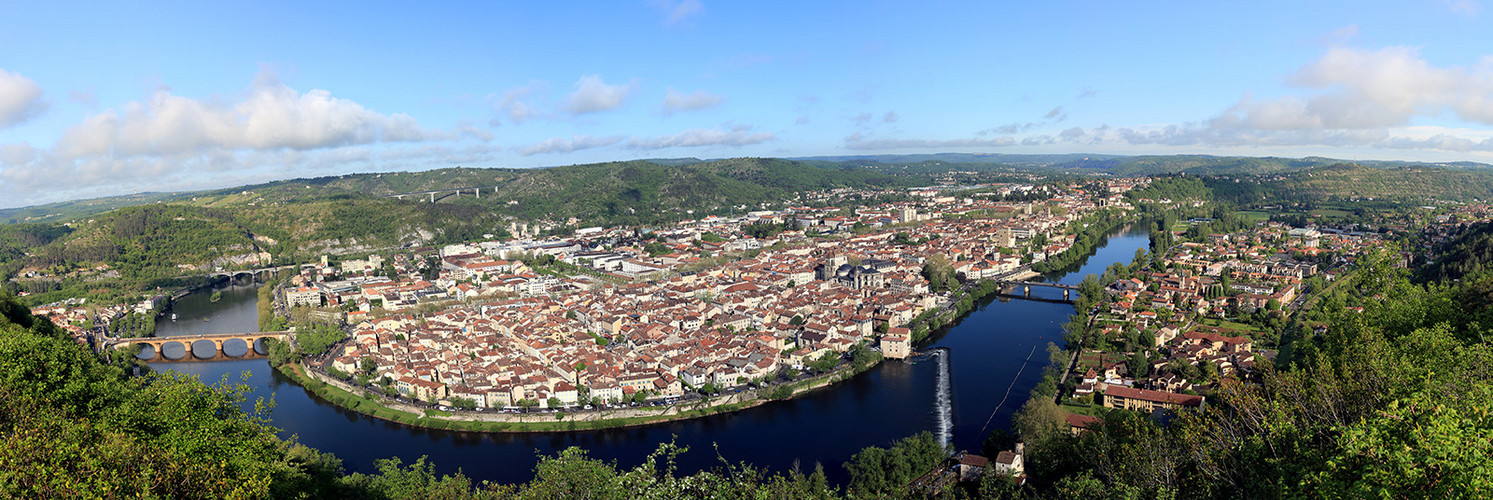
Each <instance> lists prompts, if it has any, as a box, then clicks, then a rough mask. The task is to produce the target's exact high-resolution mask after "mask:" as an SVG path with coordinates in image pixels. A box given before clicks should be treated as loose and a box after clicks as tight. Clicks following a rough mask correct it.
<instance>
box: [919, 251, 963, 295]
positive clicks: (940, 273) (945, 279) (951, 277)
mask: <svg viewBox="0 0 1493 500" xmlns="http://www.w3.org/2000/svg"><path fill="white" fill-rule="evenodd" d="M923 278H926V279H927V280H928V286H929V288H931V289H932V290H933V291H935V292H942V291H946V290H954V289H957V288H959V280H958V278H957V277H956V276H955V273H954V265H953V264H951V263H949V257H948V256H947V255H943V254H933V255H932V256H929V257H928V261H927V262H925V263H923Z"/></svg>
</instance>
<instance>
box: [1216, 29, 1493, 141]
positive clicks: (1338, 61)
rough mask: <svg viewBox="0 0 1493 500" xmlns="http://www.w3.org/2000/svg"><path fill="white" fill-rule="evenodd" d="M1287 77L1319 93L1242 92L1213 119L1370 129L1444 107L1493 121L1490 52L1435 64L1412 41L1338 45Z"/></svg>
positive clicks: (1221, 123) (1230, 124) (1242, 124)
mask: <svg viewBox="0 0 1493 500" xmlns="http://www.w3.org/2000/svg"><path fill="white" fill-rule="evenodd" d="M1288 82H1289V83H1291V84H1292V85H1295V86H1298V87H1303V88H1310V89H1320V90H1322V92H1319V93H1316V94H1313V95H1308V96H1287V97H1282V98H1278V99H1269V100H1254V99H1251V98H1249V97H1245V98H1244V99H1241V100H1240V101H1239V102H1238V103H1236V104H1235V105H1234V106H1233V107H1231V108H1229V109H1228V110H1227V111H1225V112H1224V113H1223V115H1221V116H1219V117H1218V118H1216V119H1214V120H1213V126H1215V127H1218V128H1224V129H1228V128H1251V129H1259V130H1311V129H1369V128H1379V127H1391V126H1403V125H1407V124H1409V123H1410V121H1411V119H1412V118H1415V117H1418V116H1428V117H1429V116H1438V115H1441V114H1443V113H1450V114H1451V115H1454V116H1456V117H1457V118H1460V119H1462V120H1466V121H1471V122H1478V123H1483V124H1488V125H1493V58H1484V59H1483V61H1481V62H1480V63H1479V64H1478V65H1476V66H1473V67H1435V66H1432V65H1431V64H1430V63H1428V62H1427V61H1426V60H1425V59H1423V58H1421V57H1420V54H1419V53H1418V52H1417V51H1416V50H1415V49H1412V48H1409V47H1389V48H1386V49H1382V50H1377V51H1366V50H1357V49H1350V48H1343V47H1333V48H1331V49H1329V50H1328V52H1327V54H1326V55H1324V56H1323V57H1322V58H1321V59H1319V60H1317V61H1315V62H1313V63H1311V64H1308V65H1306V66H1305V67H1303V68H1301V70H1300V71H1298V72H1297V73H1296V74H1295V75H1293V76H1291V78H1290V79H1289V80H1288Z"/></svg>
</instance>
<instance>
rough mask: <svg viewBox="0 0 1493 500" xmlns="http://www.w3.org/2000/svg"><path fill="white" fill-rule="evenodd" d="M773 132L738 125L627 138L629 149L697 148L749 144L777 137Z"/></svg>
mask: <svg viewBox="0 0 1493 500" xmlns="http://www.w3.org/2000/svg"><path fill="white" fill-rule="evenodd" d="M775 138H776V136H774V135H773V134H772V132H756V133H753V132H752V128H751V127H747V126H737V127H732V128H731V129H730V130H721V129H695V130H687V131H684V132H680V133H678V134H674V135H667V136H658V137H650V138H639V137H633V138H632V139H628V140H627V147H628V148H629V149H664V148H697V147H704V146H732V147H740V146H748V145H752V144H760V143H763V142H767V141H770V140H773V139H775Z"/></svg>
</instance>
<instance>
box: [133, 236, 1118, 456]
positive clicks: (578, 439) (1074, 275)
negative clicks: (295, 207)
mask: <svg viewBox="0 0 1493 500" xmlns="http://www.w3.org/2000/svg"><path fill="white" fill-rule="evenodd" d="M1146 246H1147V233H1146V231H1145V230H1144V229H1143V228H1131V229H1126V230H1122V231H1120V232H1118V233H1117V234H1115V235H1112V236H1111V237H1110V238H1109V239H1108V241H1107V243H1106V244H1105V246H1103V247H1100V248H1099V249H1098V250H1097V251H1096V253H1095V254H1094V255H1093V256H1092V257H1090V258H1088V259H1085V260H1083V261H1080V263H1079V264H1078V265H1077V266H1076V269H1074V270H1073V271H1070V272H1067V273H1057V274H1054V275H1050V276H1047V277H1046V279H1048V280H1050V281H1058V282H1061V283H1068V284H1076V283H1078V282H1079V281H1082V279H1083V276H1084V275H1086V274H1088V273H1102V272H1103V271H1104V269H1105V268H1106V267H1108V266H1109V265H1110V264H1112V263H1115V262H1124V263H1128V262H1130V259H1131V257H1132V256H1133V255H1134V253H1135V250H1136V249H1138V248H1146ZM219 290H221V291H222V292H223V295H222V300H221V301H219V302H216V303H214V302H211V301H209V300H208V296H207V294H209V293H211V292H209V291H207V290H203V291H201V292H200V293H196V294H193V295H191V296H188V297H185V298H183V299H182V300H181V301H178V302H177V303H176V305H175V306H173V308H174V312H175V313H176V314H177V315H178V317H177V320H176V321H174V322H173V321H170V320H169V319H165V318H163V319H162V320H160V321H159V322H158V327H157V335H160V336H174V335H190V334H198V333H224V332H247V331H254V330H256V329H257V328H256V327H257V324H256V323H257V312H256V308H255V300H256V298H257V297H256V295H255V292H254V287H252V286H247V285H239V286H224V287H220V288H219ZM1032 295H1033V296H1035V297H1047V298H1055V299H1061V298H1062V292H1061V291H1059V290H1052V289H1045V288H1037V289H1034V290H1033V291H1032ZM1071 314H1073V306H1071V305H1068V304H1063V303H1052V302H1041V301H1033V300H1024V299H998V298H987V299H986V300H984V301H982V303H981V304H980V305H979V307H978V309H977V310H975V311H973V312H971V313H970V314H969V315H968V316H966V317H965V318H964V319H963V320H962V321H960V322H958V323H956V324H954V325H952V326H950V327H948V328H946V329H945V330H944V331H943V332H940V333H938V334H936V335H935V336H934V337H933V338H932V339H931V344H929V345H927V346H924V347H923V349H924V350H928V349H932V348H946V349H947V370H948V373H949V378H948V380H946V381H944V382H943V383H944V384H947V385H948V386H950V387H951V388H952V395H951V396H952V397H947V398H943V399H942V400H941V399H940V398H939V397H938V391H937V390H936V389H937V388H938V387H939V386H940V380H939V374H940V373H941V369H940V367H941V366H943V365H942V364H941V363H940V362H938V361H936V360H934V359H927V360H926V361H924V362H920V363H917V364H912V363H907V362H897V361H891V362H886V363H882V364H881V365H879V366H877V367H875V368H872V369H871V370H869V371H867V372H865V373H863V374H861V375H859V376H857V377H855V378H853V379H851V380H849V381H846V382H842V383H840V384H838V385H834V386H831V387H829V388H827V389H822V390H819V391H815V392H813V393H809V394H805V395H802V396H800V397H798V398H795V399H793V400H789V401H779V402H772V403H767V404H764V405H762V406H759V407H756V408H752V409H748V410H744V411H741V412H737V413H733V414H727V415H716V416H711V417H705V418H699V419H694V420H687V421H681V422H671V423H664V424H657V425H651V426H645V427H638V428H629V429H615V430H603V431H584V432H557V433H544V434H478V433H463V432H449V431H437V430H426V429H420V428H414V427H408V426H404V425H400V424H395V423H390V422H385V421H381V420H377V419H373V418H371V417H366V416H363V415H360V414H357V413H354V412H350V411H346V410H343V409H341V408H338V407H335V406H332V405H331V404H329V403H327V402H325V401H322V400H320V399H319V398H317V397H315V396H314V395H311V394H310V393H308V392H307V391H306V390H304V389H303V388H301V387H300V386H299V385H296V384H295V383H294V382H292V381H291V380H289V379H287V378H285V377H283V376H281V375H280V374H279V373H277V372H275V371H274V370H271V369H270V367H269V363H268V362H266V361H265V360H263V359H251V360H238V361H215V362H176V363H154V364H153V366H155V367H156V368H157V369H162V370H165V369H170V370H177V371H179V372H182V373H189V374H194V375H198V376H199V377H201V379H202V380H203V381H204V382H207V383H214V382H216V381H218V380H219V379H220V378H222V377H223V376H225V375H228V376H230V378H232V379H234V381H237V379H238V378H239V376H240V374H242V373H244V372H248V373H249V376H248V379H247V382H246V383H247V384H248V385H249V386H250V387H252V388H254V390H255V396H256V397H265V398H270V397H273V398H274V401H275V403H276V407H275V409H274V413H273V418H274V425H276V426H277V427H279V428H280V429H281V431H280V435H281V436H282V437H287V438H289V437H292V436H294V437H295V438H296V439H298V440H299V441H300V442H301V443H304V444H306V445H308V446H311V447H314V448H317V449H320V450H322V451H327V452H332V453H334V454H336V455H337V456H338V457H339V458H341V459H342V461H343V464H344V466H345V467H347V468H348V469H349V470H350V471H360V472H372V471H374V470H375V468H374V460H376V459H380V458H389V457H396V456H397V457H400V458H401V459H402V460H403V461H404V463H406V464H408V463H410V462H413V461H414V460H415V459H417V458H419V457H420V456H422V455H424V456H428V457H429V459H430V460H431V461H432V462H433V463H434V464H435V465H436V469H437V471H438V472H441V473H451V472H455V471H457V470H458V469H460V470H461V471H462V472H464V473H465V474H467V475H468V476H471V477H472V478H473V479H476V480H479V481H480V480H489V481H496V482H503V483H516V482H523V481H527V480H528V479H529V478H530V477H531V476H532V472H533V467H534V464H535V462H536V457H537V454H540V453H543V454H551V455H552V454H554V453H556V452H558V451H559V450H562V449H564V448H566V447H569V446H579V447H582V448H585V449H586V450H587V451H588V452H589V454H590V456H592V457H594V458H600V459H604V460H609V461H610V460H615V461H617V463H618V464H619V465H620V466H623V467H631V466H634V465H637V464H638V463H641V462H642V460H643V459H644V458H645V457H646V456H647V454H648V453H649V452H651V451H653V450H654V449H656V448H657V446H658V444H659V443H661V442H667V441H669V440H671V439H672V440H674V441H675V442H676V443H678V444H680V445H683V446H688V447H689V448H690V451H689V452H688V453H685V454H683V455H681V456H680V457H679V460H678V466H679V472H680V473H684V474H687V473H692V472H694V471H697V470H701V469H705V468H711V467H715V466H718V465H720V464H721V462H720V460H721V459H722V458H724V459H726V460H728V461H731V462H732V463H739V462H743V461H744V462H748V463H751V464H753V465H755V466H759V467H767V468H770V469H772V470H776V471H783V470H788V469H789V468H791V467H795V466H796V467H799V468H800V470H803V471H804V472H811V471H813V469H814V466H815V464H822V465H823V466H824V470H825V473H826V474H827V475H828V476H829V479H830V481H831V482H833V483H838V484H843V483H844V482H845V480H846V473H845V469H844V468H843V467H842V465H841V464H843V463H844V462H845V461H847V460H849V459H850V457H851V455H853V454H855V452H857V451H860V449H861V448H864V447H866V446H871V445H879V446H884V445H887V444H889V443H891V442H892V441H895V440H897V439H901V438H903V437H906V436H909V435H912V434H914V433H917V432H922V431H931V432H935V433H936V432H937V431H939V430H940V428H941V427H943V426H944V425H947V424H946V423H947V422H950V421H951V422H952V433H951V434H952V442H953V444H954V446H955V447H956V448H957V449H963V450H970V451H973V452H976V453H978V452H979V450H980V446H981V442H982V440H983V437H984V436H983V434H984V433H982V432H981V430H982V429H984V430H986V431H988V430H990V429H995V428H1007V427H1009V425H1010V419H1011V416H1012V415H1013V414H1014V413H1015V411H1016V410H1018V409H1019V408H1020V406H1021V405H1022V404H1023V403H1025V402H1026V399H1027V395H1028V393H1029V392H1030V391H1031V389H1032V388H1033V387H1035V386H1036V384H1037V383H1038V382H1039V381H1041V378H1042V369H1043V368H1044V367H1046V365H1047V354H1046V351H1045V347H1046V346H1047V343H1049V342H1061V339H1062V336H1063V331H1062V325H1063V323H1065V322H1067V320H1068V316H1069V315H1071ZM167 317H168V318H169V313H168V316H167ZM204 318H205V319H207V321H203V319H204ZM1033 350H1035V353H1034V354H1033ZM1028 356H1030V359H1029V360H1028ZM1018 374H1019V376H1018ZM1003 398H1004V399H1005V403H1004V405H1001V406H1000V408H999V410H997V408H996V406H997V404H998V403H1000V402H1001V400H1002V399H1003ZM941 401H944V402H943V403H942V405H943V408H942V411H940V409H939V406H940V403H941ZM251 403H252V402H251ZM987 422H988V426H987ZM717 450H718V451H719V456H717Z"/></svg>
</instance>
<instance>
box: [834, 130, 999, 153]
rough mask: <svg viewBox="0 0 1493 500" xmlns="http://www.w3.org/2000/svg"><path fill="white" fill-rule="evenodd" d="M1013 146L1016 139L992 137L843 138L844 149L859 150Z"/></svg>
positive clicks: (859, 135) (858, 134)
mask: <svg viewBox="0 0 1493 500" xmlns="http://www.w3.org/2000/svg"><path fill="white" fill-rule="evenodd" d="M1015 144H1016V139H1014V138H1011V137H993V138H989V139H979V138H964V139H868V138H866V137H865V136H862V135H861V134H860V133H859V132H857V133H854V134H851V135H850V136H849V137H846V138H845V149H859V150H883V149H913V148H920V149H926V148H973V147H1006V146H1013V145H1015Z"/></svg>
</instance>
